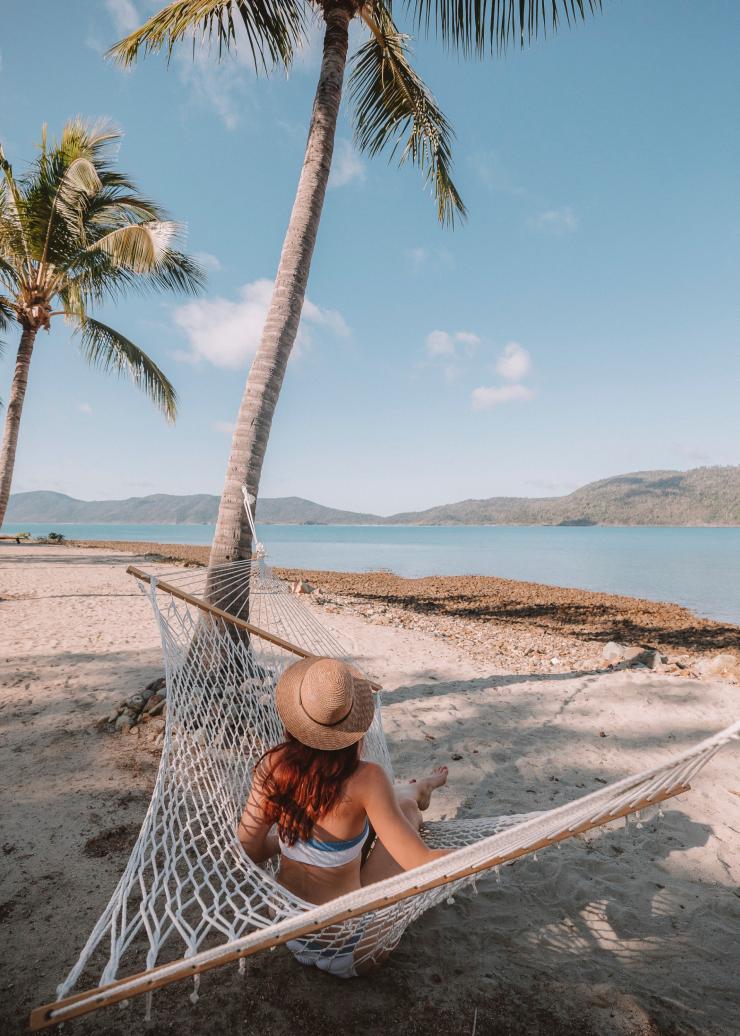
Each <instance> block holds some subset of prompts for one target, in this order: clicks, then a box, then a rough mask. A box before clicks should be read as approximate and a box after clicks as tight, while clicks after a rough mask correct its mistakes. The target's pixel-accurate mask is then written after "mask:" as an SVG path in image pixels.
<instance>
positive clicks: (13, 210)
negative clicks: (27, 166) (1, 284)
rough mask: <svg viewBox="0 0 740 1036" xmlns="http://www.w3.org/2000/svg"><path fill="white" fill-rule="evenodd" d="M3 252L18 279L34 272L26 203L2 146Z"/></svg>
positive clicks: (0, 218) (0, 247)
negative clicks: (13, 267) (12, 265)
mask: <svg viewBox="0 0 740 1036" xmlns="http://www.w3.org/2000/svg"><path fill="white" fill-rule="evenodd" d="M0 173H2V182H1V183H0V251H1V252H2V254H3V256H4V257H5V259H6V260H10V261H12V262H13V263H14V265H15V268H16V272H17V274H18V275H19V279H23V274H28V273H29V272H30V270H31V253H30V243H29V240H28V227H27V219H26V213H27V208H28V206H27V203H26V199H25V197H24V192H23V190H22V185H19V184H18V183H17V181H16V179H15V176H14V175H13V167H12V166H11V164H10V162H9V161H8V159H7V158H6V156H5V151H4V150H3V147H2V144H0Z"/></svg>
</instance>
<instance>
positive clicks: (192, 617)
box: [31, 552, 740, 1029]
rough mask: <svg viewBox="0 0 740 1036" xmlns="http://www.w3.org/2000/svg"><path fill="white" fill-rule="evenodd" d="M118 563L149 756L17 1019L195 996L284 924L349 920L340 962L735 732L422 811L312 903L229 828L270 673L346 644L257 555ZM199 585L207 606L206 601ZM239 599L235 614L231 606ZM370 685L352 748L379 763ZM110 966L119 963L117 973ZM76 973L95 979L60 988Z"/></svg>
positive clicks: (339, 946) (659, 797) (608, 816)
mask: <svg viewBox="0 0 740 1036" xmlns="http://www.w3.org/2000/svg"><path fill="white" fill-rule="evenodd" d="M261 554H262V552H260V555H261ZM129 571H130V572H131V573H132V574H133V575H134V576H136V578H138V579H139V580H140V581H141V585H142V589H144V591H145V592H146V593H148V595H149V597H150V599H151V603H152V606H153V608H154V612H155V615H156V617H157V620H158V623H159V628H160V633H161V638H162V646H163V653H164V661H165V671H166V677H167V719H166V727H165V741H164V746H163V750H162V758H161V761H160V765H159V771H158V774H157V779H156V784H155V787H154V791H153V794H152V800H151V803H150V806H149V809H148V812H147V814H146V817H145V819H144V822H143V825H142V828H141V832H140V834H139V837H138V839H137V841H136V845H135V846H134V849H133V851H132V853H131V857H130V859H129V862H128V865H127V867H126V869H125V871H124V873H123V876H122V878H121V880H120V882H119V883H118V886H117V888H116V890H115V891H114V893H113V895H112V897H111V899H110V902H109V903H108V906H107V907H106V909H105V910H104V912H103V914H102V915H101V917H100V919H99V920H98V922H97V924H96V925H95V927H94V929H93V931H92V933H91V935H90V938H89V939H88V941H87V943H86V945H85V947H84V949H83V951H82V953H81V954H80V958H79V960H78V961H77V963H76V964H75V965H74V967H73V968H72V970H71V971H70V973H69V974H68V976H67V978H66V979H65V980H64V981H63V982H62V983H61V985H60V986H59V987H58V989H57V1001H56V1002H54V1003H53V1004H48V1005H46V1006H44V1007H40V1008H38V1009H37V1010H36V1011H34V1012H33V1014H32V1015H31V1028H32V1029H40V1028H44V1027H46V1026H49V1025H54V1024H57V1023H59V1022H61V1021H65V1020H67V1019H69V1018H73V1017H75V1016H77V1015H79V1014H84V1013H87V1012H89V1011H94V1010H96V1009H97V1008H99V1007H103V1006H106V1005H108V1004H112V1003H115V1002H117V1001H121V1000H124V999H128V998H130V997H133V996H138V995H140V994H148V996H147V1008H146V1010H147V1017H149V1013H150V1009H151V993H152V991H153V990H154V989H156V988H158V987H160V986H163V985H167V984H168V983H170V982H174V981H177V980H178V979H182V978H185V977H189V976H190V977H192V976H195V981H196V989H195V992H194V994H193V995H194V996H197V983H198V981H199V978H198V976H199V974H200V972H202V971H206V970H209V969H211V968H214V967H218V966H220V965H222V964H225V963H228V962H229V961H234V960H237V959H240V958H244V957H247V956H249V955H251V954H253V953H256V952H258V951H260V950H264V949H267V948H269V947H273V946H276V945H279V944H281V943H283V942H286V941H287V940H288V939H294V938H297V937H300V936H306V935H313V939H312V945H314V946H315V948H316V949H317V950H319V949H320V950H321V952H322V954H331V953H336V954H340V953H342V952H345V951H346V945H347V944H348V942H349V941H350V940H352V937H353V936H355V935H356V934H357V933H358V932H360V931H361V932H362V935H361V938H360V939H359V942H358V943H357V945H356V947H355V950H354V957H355V962H356V964H359V965H362V964H363V963H365V962H371V961H373V960H374V959H375V958H376V957H378V956H380V955H384V954H385V953H386V952H387V951H388V950H390V949H392V948H393V947H395V946H396V945H397V943H398V941H399V940H400V938H401V936H402V934H403V932H404V931H405V929H406V928H407V926H408V925H409V924H410V923H411V922H412V921H413V920H414V919H415V918H417V917H418V916H419V915H420V914H421V913H423V912H424V911H425V910H427V909H428V908H429V907H431V906H434V905H435V904H436V903H439V902H440V901H441V900H443V899H448V898H449V897H450V896H451V895H453V894H454V892H455V890H456V889H458V888H460V887H462V886H464V885H465V884H467V883H470V882H471V881H473V880H474V878H475V875H476V874H477V873H478V872H480V871H483V870H487V869H490V868H494V867H497V866H499V865H501V864H505V863H509V862H511V861H513V860H515V859H517V858H518V857H520V856H523V855H525V854H527V853H531V852H535V851H536V850H537V849H538V848H542V847H545V846H547V845H551V844H554V843H556V842H559V841H561V840H563V839H565V838H569V837H572V836H573V835H575V834H578V833H580V832H583V831H587V830H589V829H590V828H592V827H598V826H601V825H603V824H606V823H608V822H610V821H612V820H615V819H617V818H618V817H623V816H627V815H628V814H629V813H632V812H635V811H638V810H640V809H644V808H647V807H649V806H652V805H656V804H659V803H660V802H662V801H663V800H665V799H667V798H670V797H671V796H674V795H677V794H680V793H681V792H683V791H686V790H687V789H688V787H689V782H690V781H691V779H692V777H693V776H694V775H695V774H696V773H697V772H698V771H699V770H700V769H701V767H702V766H704V765H705V764H706V763H707V762H708V761H709V759H711V757H712V756H713V755H714V754H715V753H716V752H717V751H718V750H719V749H720V748H721V747H722V745H724V744H726V743H727V742H728V741H730V740H731V739H733V738H736V737H737V736H738V733H739V732H740V722H738V723H735V724H734V725H732V726H730V727H728V728H727V729H726V730H723V731H721V732H720V733H718V734H717V735H715V736H714V737H711V738H709V739H707V740H706V741H702V742H701V743H699V744H697V745H695V746H694V747H693V748H691V749H690V750H688V751H686V752H683V753H681V754H680V755H676V756H673V757H672V758H669V759H667V760H664V761H663V762H660V763H659V764H658V765H656V766H653V767H651V768H649V769H647V770H645V771H643V772H642V773H639V774H637V775H635V776H632V777H627V778H625V779H623V780H620V781H617V782H616V783H613V784H611V785H608V786H605V787H602V788H599V789H598V790H597V791H595V792H593V793H591V794H589V795H585V796H583V797H582V798H579V799H577V800H575V801H574V802H570V803H567V804H566V805H563V806H558V807H557V808H555V809H551V810H547V811H545V812H538V813H529V814H522V815H518V816H510V817H491V818H485V819H476V820H451V821H446V822H437V823H431V824H428V825H426V826H425V827H424V829H423V831H422V834H423V837H424V838H425V840H426V842H427V843H428V844H429V845H431V846H433V847H443V846H444V847H448V848H452V849H453V850H454V851H453V852H452V853H450V854H449V855H447V856H445V857H441V858H439V859H437V860H434V861H433V862H431V863H429V864H426V865H424V866H423V867H418V868H416V869H414V870H412V871H406V872H404V873H402V874H400V875H398V876H396V877H393V878H389V879H388V880H386V881H383V882H379V883H377V884H375V885H371V886H367V887H365V888H362V889H359V890H358V891H356V892H352V893H349V894H348V895H345V896H342V897H340V898H338V899H336V900H333V901H332V902H330V903H327V904H325V905H323V906H314V905H312V904H310V903H307V902H304V901H303V900H300V899H298V898H297V897H295V896H293V895H292V894H291V893H289V892H288V891H287V890H286V889H285V888H283V887H282V886H281V885H280V884H279V883H278V882H277V881H276V879H275V868H274V861H273V862H272V863H270V864H268V865H267V866H265V867H264V868H263V867H260V866H258V865H256V864H254V863H253V862H252V861H251V860H250V859H249V858H248V857H247V856H246V854H245V853H244V851H243V849H242V847H241V845H240V844H239V842H238V840H237V837H236V831H237V824H238V821H239V817H240V815H241V812H242V809H243V807H244V803H245V801H246V799H247V795H248V792H249V787H250V781H251V773H252V768H253V766H254V764H255V762H256V761H257V760H258V759H259V758H260V756H261V755H262V754H263V752H264V751H265V750H266V749H267V748H269V747H271V746H272V745H274V744H276V743H277V742H279V741H280V740H282V737H283V731H282V727H281V724H280V722H279V719H278V716H277V713H276V710H275V705H274V695H273V692H274V687H275V683H276V681H277V679H278V678H279V676H280V674H281V673H282V671H283V670H284V669H285V668H286V666H287V665H289V664H291V663H292V662H293V661H295V658H296V656H305V655H307V654H310V655H328V656H333V657H341V658H346V657H347V656H346V653H345V652H344V651H343V649H342V647H341V645H340V644H339V643H338V642H337V641H336V639H335V638H334V637H333V635H332V634H331V633H330V632H329V631H328V630H326V629H325V628H324V626H323V625H322V624H321V621H320V620H319V618H318V616H317V612H316V606H312V605H311V604H309V603H306V602H305V601H304V600H302V599H301V598H300V597H299V596H297V595H295V594H293V593H291V592H290V590H289V588H288V587H287V586H286V585H285V584H284V583H281V582H280V581H279V580H277V579H276V578H275V577H274V576H273V574H272V573H271V571H270V570H269V568H267V566H266V565H265V562H264V560H263V558H262V557H261V556H260V557H255V558H253V559H252V560H251V561H243V562H234V563H232V564H229V565H224V566H220V567H218V568H210V569H178V570H176V571H175V572H173V573H170V574H168V575H167V576H157V577H155V576H150V575H148V574H147V573H144V572H141V571H140V570H138V569H129ZM214 599H215V600H217V601H218V605H219V607H218V608H215V607H213V606H212V605H210V604H209V603H208V601H213V600H214ZM247 599H248V609H245V603H246V602H247ZM245 611H246V612H247V614H248V619H244V618H241V619H237V618H234V614H238V615H242V616H243V615H244V614H245ZM297 645H300V647H298V646H297ZM379 699H380V695H378V707H377V708H376V713H375V719H374V721H373V724H372V726H371V728H370V730H369V732H368V735H367V737H366V738H365V742H364V753H365V757H366V758H370V759H373V760H375V761H376V762H378V763H380V764H381V765H383V766H384V767H385V769H386V770H387V772H388V773H389V774H391V776H392V771H391V762H390V756H389V753H388V747H387V744H386V741H385V736H384V734H383V729H382V723H381V710H380V707H379V705H380V702H379ZM360 926H361V927H360ZM163 959H165V960H167V959H169V962H167V963H161V961H162V960H163ZM124 965H125V966H126V969H127V971H128V972H129V974H130V977H127V978H123V979H118V978H117V976H118V974H119V971H120V969H121V968H122V967H123V966H124ZM137 967H138V968H139V969H140V970H139V973H137V974H131V972H132V971H133V970H134V969H135V968H137ZM81 979H84V982H85V983H86V984H88V985H89V984H90V983H91V982H97V983H98V986H97V988H93V989H88V990H86V991H83V992H80V993H76V994H74V995H70V994H71V990H72V989H73V987H74V986H75V985H77V984H78V983H79V981H80V980H81Z"/></svg>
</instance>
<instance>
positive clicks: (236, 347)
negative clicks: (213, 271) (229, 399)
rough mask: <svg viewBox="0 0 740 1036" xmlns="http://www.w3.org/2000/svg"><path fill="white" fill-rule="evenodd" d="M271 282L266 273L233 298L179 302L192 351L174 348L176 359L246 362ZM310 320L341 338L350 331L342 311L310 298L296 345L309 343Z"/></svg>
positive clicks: (178, 318)
mask: <svg viewBox="0 0 740 1036" xmlns="http://www.w3.org/2000/svg"><path fill="white" fill-rule="evenodd" d="M272 287H273V282H272V281H270V280H267V279H266V278H264V279H261V280H257V281H251V282H250V283H249V284H245V285H244V286H243V287H242V288H241V290H240V292H239V297H238V298H237V299H236V300H235V301H233V300H232V299H226V298H221V297H216V298H213V299H200V300H198V301H195V302H188V303H186V304H185V305H183V306H178V307H177V308H176V309H175V310H174V312H173V316H174V320H175V323H176V324H177V326H178V327H180V328H181V329H182V330H183V331H184V332H185V335H186V337H187V340H188V346H189V351H187V352H179V353H176V354H175V356H176V358H177V359H179V360H183V361H185V362H189V363H198V362H200V361H201V360H207V361H208V362H209V363H212V364H213V365H214V366H216V367H225V368H229V369H232V370H236V369H238V368H240V367H243V366H244V365H245V364H247V363H248V362H249V361H251V359H252V357H253V356H254V354H255V352H256V351H257V347H258V345H259V342H260V337H261V335H262V328H263V325H264V323H265V317H266V316H267V309H268V306H269V304H270V297H271V295H272ZM306 324H309V325H314V326H316V327H325V328H327V329H328V330H330V331H331V332H332V333H333V334H335V335H338V336H340V337H346V336H347V335H348V334H349V328H348V327H347V323H346V321H345V319H344V317H343V316H342V314H341V313H338V312H337V311H336V310H332V309H323V308H322V307H321V306H317V305H316V303H314V302H312V301H311V300H310V299H306V300H305V302H304V304H303V316H302V318H301V326H300V328H299V330H298V338H297V339H296V347H297V348H301V347H306V346H307V345H309V344H310V342H311V337H310V333H309V331H308V330H307V328H306V326H305V325H306Z"/></svg>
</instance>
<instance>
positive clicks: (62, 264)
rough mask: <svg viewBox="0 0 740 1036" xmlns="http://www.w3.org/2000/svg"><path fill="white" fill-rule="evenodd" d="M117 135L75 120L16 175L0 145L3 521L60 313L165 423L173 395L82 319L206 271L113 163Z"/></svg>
mask: <svg viewBox="0 0 740 1036" xmlns="http://www.w3.org/2000/svg"><path fill="white" fill-rule="evenodd" d="M119 138H120V134H119V133H118V132H116V131H115V130H113V129H111V128H109V127H107V126H105V125H102V124H101V125H97V126H93V125H88V124H86V123H85V122H83V121H82V120H81V119H73V120H71V121H70V122H68V123H67V124H66V126H65V127H64V129H63V131H62V135H61V137H60V138H59V141H58V142H55V143H52V144H51V145H49V146H47V142H46V132H45V131H44V133H43V136H42V142H41V148H40V151H39V154H38V156H37V158H36V160H35V161H34V162H33V163H32V164H31V166H30V168H29V169H28V171H27V172H25V173H24V174H22V175H20V176H16V175H15V174H14V172H13V169H12V166H11V165H10V163H9V162H8V160H7V158H6V157H5V153H4V151H3V148H2V145H0V332H4V333H7V330H8V329H9V327H11V326H12V325H16V326H18V327H20V345H19V347H18V353H17V356H16V363H15V371H14V374H13V379H12V382H11V387H10V395H9V397H8V403H7V411H6V414H5V427H4V431H3V439H2V444H1V445H0V525H1V524H2V522H3V519H4V518H5V512H6V509H7V506H8V499H9V496H10V485H11V482H12V479H13V467H14V464H15V453H16V447H17V444H18V431H19V428H20V422H21V413H22V410H23V401H24V398H25V395H26V386H27V384H28V371H29V365H30V363H31V354H32V353H33V348H34V344H35V342H36V336H37V335H38V332H39V331H40V330H42V329H44V330H46V331H48V330H49V329H50V327H51V321H52V320H53V319H55V318H56V317H60V316H63V317H64V318H65V320H66V321H67V323H68V324H70V325H71V327H72V330H73V333H74V334H75V335H76V336H77V338H78V340H79V344H80V349H81V351H82V355H83V357H84V358H85V360H87V362H88V363H90V364H92V365H93V366H97V367H100V368H102V369H103V370H106V371H113V372H116V373H119V374H128V375H130V376H131V378H132V379H133V381H134V382H135V384H137V385H138V386H139V387H140V388H142V389H143V390H144V391H145V392H146V393H147V395H148V396H149V397H150V398H151V399H152V400H153V402H154V403H155V404H156V405H157V406H158V407H159V408H160V409H161V410H162V411H163V412H164V414H165V416H166V417H167V419H168V420H170V421H171V420H174V417H175V413H176V409H177V397H176V395H175V390H174V389H173V387H172V385H171V384H170V382H169V381H168V380H167V378H166V377H165V375H164V374H163V373H162V371H161V370H160V369H159V367H158V366H157V365H156V363H154V361H153V360H152V359H150V357H148V356H147V355H146V353H144V352H142V351H141V349H139V348H138V346H136V345H134V343H133V342H131V341H130V340H129V339H128V338H126V337H125V336H124V335H122V334H121V333H120V332H119V331H116V330H114V328H112V327H108V325H107V324H103V323H101V322H100V321H99V320H95V319H94V318H93V317H91V316H90V315H89V313H88V310H89V309H91V308H92V307H93V306H94V305H95V304H98V303H101V302H104V301H105V300H106V299H117V298H119V297H120V296H121V295H122V294H123V293H125V292H126V291H127V290H128V289H130V288H135V287H139V288H143V289H150V290H151V289H155V290H163V289H170V290H175V291H181V292H194V291H196V290H197V289H199V288H200V287H201V286H202V283H203V274H202V272H201V270H200V268H199V266H198V264H197V263H195V262H194V261H193V260H192V259H191V258H189V257H188V256H187V255H185V254H184V253H183V252H181V251H178V250H177V249H176V248H175V247H173V246H174V245H175V244H176V242H177V238H178V237H179V235H180V226H179V225H178V224H177V223H173V222H172V221H171V220H168V219H167V218H166V217H165V214H164V212H163V211H162V209H161V208H160V207H159V206H158V205H155V204H154V202H152V201H149V200H147V199H146V198H145V197H144V196H143V195H142V194H140V192H139V191H138V190H137V188H136V187H135V186H134V184H133V183H132V182H131V180H130V179H128V177H126V176H124V175H123V174H122V173H120V172H118V171H117V170H116V169H115V168H114V167H113V165H112V162H111V151H112V149H113V148H114V147H115V146H116V145H117V143H118V140H119Z"/></svg>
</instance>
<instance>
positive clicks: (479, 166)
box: [470, 151, 527, 198]
mask: <svg viewBox="0 0 740 1036" xmlns="http://www.w3.org/2000/svg"><path fill="white" fill-rule="evenodd" d="M470 161H471V163H472V166H473V170H474V172H475V173H476V175H477V177H478V179H479V180H480V182H481V183H482V184H483V186H484V187H487V188H488V190H489V191H494V192H496V193H499V194H508V195H510V196H511V197H514V198H526V196H527V191H526V189H525V188H524V187H522V186H521V184H519V183H517V181H516V179H515V177H514V175H513V174H512V173H511V171H510V170H509V169H508V168H507V167H506V165H505V164H504V161H503V159H502V158H501V156H500V155H499V154H498V152H497V151H478V152H477V153H476V154H474V155H472V157H471V159H470Z"/></svg>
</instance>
